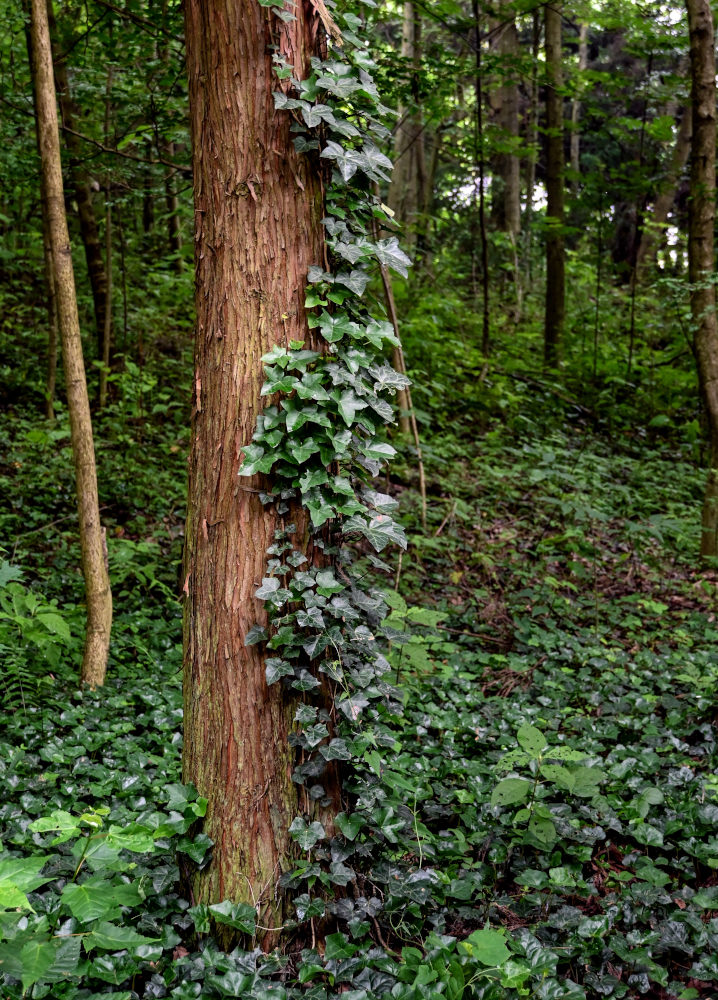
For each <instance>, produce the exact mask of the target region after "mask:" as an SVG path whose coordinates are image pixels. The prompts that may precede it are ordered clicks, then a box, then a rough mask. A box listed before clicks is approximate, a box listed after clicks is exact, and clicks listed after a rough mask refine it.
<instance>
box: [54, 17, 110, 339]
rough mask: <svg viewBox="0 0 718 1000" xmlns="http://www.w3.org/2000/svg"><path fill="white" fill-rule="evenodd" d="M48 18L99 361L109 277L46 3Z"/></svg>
mask: <svg viewBox="0 0 718 1000" xmlns="http://www.w3.org/2000/svg"><path fill="white" fill-rule="evenodd" d="M47 18H48V21H49V24H50V30H51V38H52V41H53V58H54V72H55V83H56V84H57V96H58V99H59V102H60V111H61V113H62V125H63V128H64V134H65V140H66V145H67V149H68V151H69V153H70V180H71V183H72V188H73V194H74V196H75V201H76V203H77V216H78V220H79V223H80V237H81V239H82V245H83V248H84V251H85V260H86V262H87V271H88V275H89V278H90V288H91V289H92V302H93V306H94V312H95V337H96V343H97V357H98V358H102V344H103V339H104V336H105V315H106V313H107V309H108V291H107V273H106V271H105V262H104V260H103V257H102V243H101V240H100V233H99V228H98V225H97V217H96V214H95V206H94V203H93V200H92V188H91V185H90V178H89V176H88V173H87V170H86V169H85V167H84V165H83V161H82V149H81V146H80V143H81V140H80V139H79V138H78V137H77V135H76V132H77V128H76V119H77V113H76V107H75V104H74V101H73V99H72V94H71V93H70V82H69V78H68V75H67V64H66V62H65V58H64V55H63V53H62V49H61V46H60V43H59V40H58V39H57V32H56V29H55V18H54V13H53V7H52V0H47ZM55 83H53V86H54V85H55Z"/></svg>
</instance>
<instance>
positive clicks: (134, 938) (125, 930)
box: [83, 921, 159, 951]
mask: <svg viewBox="0 0 718 1000" xmlns="http://www.w3.org/2000/svg"><path fill="white" fill-rule="evenodd" d="M157 941H159V938H150V937H145V935H144V934H138V933H137V931H135V930H133V929H132V927H127V926H126V925H119V924H112V923H109V922H108V921H103V922H102V923H100V924H98V926H97V927H94V928H93V929H92V930H91V931H90V933H89V934H87V935H85V937H84V938H83V944H84V947H85V951H89V950H90V949H91V948H103V949H104V950H105V951H120V950H121V949H124V948H129V949H133V948H137V947H139V946H140V945H148V944H155V942H157Z"/></svg>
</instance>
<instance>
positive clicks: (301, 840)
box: [289, 816, 326, 851]
mask: <svg viewBox="0 0 718 1000" xmlns="http://www.w3.org/2000/svg"><path fill="white" fill-rule="evenodd" d="M289 832H290V833H291V835H292V840H294V841H295V842H296V843H297V844H299V846H300V847H301V849H302V850H303V851H311V849H312V848H313V847H314V845H315V844H316V843H317V841H319V840H324V838H325V837H326V833H325V831H324V827H323V826H322V824H321V823H318V822H317V821H316V820H315V821H314V822H313V823H311V824H310V825H309V826H308V825H307V823H306V821H305V820H303V819H302V817H301V816H297V817H296V819H294V820H292V825H291V826H290V827H289Z"/></svg>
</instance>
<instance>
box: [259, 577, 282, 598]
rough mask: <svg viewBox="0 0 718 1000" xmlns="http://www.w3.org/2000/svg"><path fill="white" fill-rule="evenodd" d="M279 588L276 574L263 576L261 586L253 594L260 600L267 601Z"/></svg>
mask: <svg viewBox="0 0 718 1000" xmlns="http://www.w3.org/2000/svg"><path fill="white" fill-rule="evenodd" d="M278 590H279V580H278V579H277V578H276V576H265V577H264V579H263V580H262V586H261V587H259V588H258V589H257V590H255V592H254V596H255V597H256V598H257V599H258V600H260V601H267V600H269V598H270V597H271V596H272V594H275V593H276V592H277V591H278Z"/></svg>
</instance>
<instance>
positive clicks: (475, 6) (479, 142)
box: [471, 0, 491, 357]
mask: <svg viewBox="0 0 718 1000" xmlns="http://www.w3.org/2000/svg"><path fill="white" fill-rule="evenodd" d="M471 10H472V13H473V16H474V44H475V49H476V52H475V69H474V74H475V75H474V89H475V92H476V131H475V135H474V160H475V166H476V168H477V170H478V180H479V191H478V199H477V200H478V216H479V217H478V223H479V240H480V246H481V291H482V296H481V298H482V303H481V305H482V308H481V350H482V352H483V353H484V355H485V356H487V357H488V354H489V351H490V349H491V317H490V300H489V241H488V236H487V233H486V191H485V190H484V189H485V183H484V181H485V167H486V162H485V158H484V90H483V63H482V59H481V44H482V42H481V14H480V11H479V2H478V0H472V4H471Z"/></svg>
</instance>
